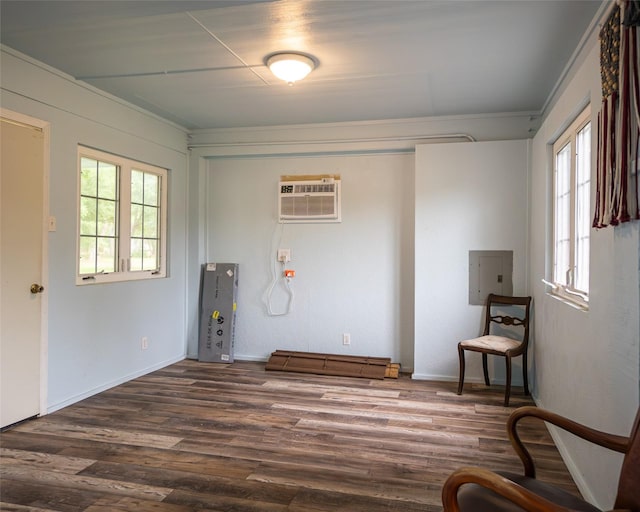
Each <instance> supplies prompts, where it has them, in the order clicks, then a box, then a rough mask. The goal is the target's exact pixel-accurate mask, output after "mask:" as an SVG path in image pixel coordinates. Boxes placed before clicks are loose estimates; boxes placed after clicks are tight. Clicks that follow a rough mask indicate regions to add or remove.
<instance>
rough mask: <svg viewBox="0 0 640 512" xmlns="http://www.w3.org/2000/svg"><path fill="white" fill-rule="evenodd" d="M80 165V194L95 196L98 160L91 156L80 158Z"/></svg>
mask: <svg viewBox="0 0 640 512" xmlns="http://www.w3.org/2000/svg"><path fill="white" fill-rule="evenodd" d="M80 167H81V170H80V194H82V195H83V196H95V195H96V194H97V193H98V162H97V161H96V160H92V159H91V158H81V159H80Z"/></svg>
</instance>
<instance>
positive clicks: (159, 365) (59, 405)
mask: <svg viewBox="0 0 640 512" xmlns="http://www.w3.org/2000/svg"><path fill="white" fill-rule="evenodd" d="M184 358H185V356H184V355H181V356H177V357H174V358H171V359H167V360H165V361H162V362H160V363H157V364H154V365H152V366H148V367H147V368H144V369H142V370H139V371H137V372H134V373H131V374H129V375H125V376H124V377H120V378H119V379H116V380H113V381H111V382H108V383H107V384H103V385H102V386H98V387H97V388H93V389H91V390H89V391H86V392H84V393H80V394H79V395H75V396H73V397H71V398H67V399H66V400H63V401H62V402H58V403H56V404H52V405H49V406H48V407H47V414H51V413H52V412H55V411H59V410H60V409H64V408H65V407H68V406H70V405H72V404H75V403H76V402H79V401H80V400H84V399H85V398H89V397H90V396H93V395H97V394H98V393H101V392H102V391H106V390H107V389H111V388H113V387H115V386H118V385H120V384H124V383H125V382H129V381H130V380H133V379H137V378H138V377H142V376H143V375H146V374H148V373H151V372H154V371H156V370H160V369H161V368H164V367H166V366H169V365H171V364H174V363H177V362H179V361H182V360H184Z"/></svg>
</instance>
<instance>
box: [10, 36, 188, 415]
mask: <svg viewBox="0 0 640 512" xmlns="http://www.w3.org/2000/svg"><path fill="white" fill-rule="evenodd" d="M0 62H1V65H2V70H1V71H2V72H1V76H2V106H3V107H4V108H7V109H9V110H13V111H16V112H20V113H23V114H27V115H30V116H32V117H35V118H39V119H42V120H45V121H48V122H49V123H50V124H51V147H50V159H51V169H50V214H51V215H53V216H55V217H56V219H57V230H56V231H55V232H52V233H49V239H48V240H49V254H48V268H49V282H48V286H47V288H46V293H45V296H44V299H45V300H47V301H48V306H49V327H48V363H49V368H48V373H49V376H48V409H49V410H55V409H58V408H60V407H63V406H65V405H68V404H70V403H73V402H76V401H78V400H80V399H82V398H84V397H86V396H89V395H91V394H94V393H96V392H98V391H100V390H102V389H106V388H108V387H111V386H113V385H115V384H118V383H120V382H124V381H127V380H129V379H130V378H132V377H134V376H137V375H141V374H144V373H148V372H149V371H151V370H152V369H154V368H158V367H162V366H165V365H167V364H169V363H170V362H173V361H176V360H179V359H182V358H183V357H184V354H185V318H186V315H185V291H186V274H185V267H186V264H185V252H186V230H185V224H186V209H187V203H186V190H187V189H186V184H187V179H186V176H187V173H186V164H187V159H186V151H187V149H186V133H185V132H184V131H183V130H180V129H178V128H177V127H175V126H174V125H171V124H169V123H167V122H164V121H162V120H159V119H157V118H155V117H153V116H150V115H149V114H147V113H143V112H141V111H139V110H137V109H134V108H131V107H130V106H128V105H126V104H124V103H123V102H121V101H119V100H115V99H114V98H111V97H109V96H108V95H105V94H104V93H99V92H97V91H96V90H95V89H92V88H90V87H85V86H82V85H80V84H78V83H77V82H75V81H74V80H72V79H71V78H70V77H67V76H66V75H63V74H62V73H58V72H55V71H53V70H50V69H49V68H46V67H44V66H42V65H40V64H39V63H37V62H35V61H32V60H31V59H28V58H24V57H22V56H20V55H17V54H15V53H14V52H12V51H9V50H6V51H5V49H3V51H2V59H1V60H0ZM78 144H84V145H88V146H92V147H95V148H99V149H102V150H104V151H108V152H112V153H116V154H121V155H125V156H127V157H130V158H134V159H138V160H141V161H145V162H150V163H152V164H155V165H158V166H162V167H166V168H168V169H169V180H170V187H171V189H170V191H169V209H170V217H169V226H168V230H169V266H168V270H169V277H168V278H167V279H159V280H153V281H146V282H140V281H131V282H127V283H112V284H103V285H95V286H76V285H75V259H76V229H77V202H78V199H77V175H78V172H77V145H78ZM142 336H147V337H148V338H149V348H148V349H147V350H145V351H144V352H143V351H142V350H141V347H140V338H141V337H142Z"/></svg>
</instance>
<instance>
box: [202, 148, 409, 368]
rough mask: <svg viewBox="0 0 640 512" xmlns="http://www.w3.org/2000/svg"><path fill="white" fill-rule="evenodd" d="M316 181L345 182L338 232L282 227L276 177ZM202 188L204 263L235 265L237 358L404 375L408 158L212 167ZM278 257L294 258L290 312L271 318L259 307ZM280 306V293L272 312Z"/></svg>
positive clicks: (233, 162)
mask: <svg viewBox="0 0 640 512" xmlns="http://www.w3.org/2000/svg"><path fill="white" fill-rule="evenodd" d="M321 173H331V174H339V175H341V177H342V222H341V223H333V224H332V223H323V224H279V223H278V222H277V191H278V181H279V177H280V175H283V174H321ZM204 181H205V183H206V184H205V188H206V194H205V195H206V206H205V211H206V227H205V239H206V243H205V247H206V249H205V250H206V257H205V259H206V260H207V261H211V262H213V261H219V262H222V261H228V262H237V263H239V264H240V278H239V297H238V319H237V331H236V344H235V354H236V358H241V359H261V360H263V359H266V358H267V357H268V356H269V354H270V353H271V352H272V351H274V350H276V349H290V350H302V351H311V352H328V353H334V354H336V353H337V354H356V355H370V356H380V357H391V358H393V360H394V361H400V362H402V364H404V365H408V366H411V364H412V361H411V359H410V358H411V356H412V355H413V354H412V347H411V344H412V339H413V335H412V327H413V319H412V315H413V310H412V306H411V299H412V286H413V281H412V258H413V254H412V251H411V247H412V243H411V238H412V234H413V228H412V215H413V211H412V183H413V155H412V154H396V155H360V156H357V155H348V156H347V155H343V156H321V157H320V156H316V157H310V158H303V157H271V158H259V159H251V158H247V159H212V160H211V161H210V162H209V169H208V173H207V175H206V178H205V180H204ZM278 247H281V248H288V249H291V254H292V261H291V262H290V263H288V264H287V268H291V269H294V270H295V271H296V277H295V278H294V279H293V282H292V287H293V289H294V291H295V302H294V309H293V311H292V313H291V314H288V315H285V316H279V317H272V316H269V315H268V314H267V312H266V307H265V303H264V300H263V299H264V295H265V291H266V290H267V289H268V287H269V285H270V282H271V279H272V267H273V261H274V260H275V257H276V249H277V248H278ZM278 269H279V267H278ZM407 287H408V288H409V289H406V288H407ZM286 297H287V296H286V294H285V293H284V289H283V287H281V286H277V287H276V288H275V290H274V293H273V308H274V310H276V311H284V310H285V309H286V301H285V299H286ZM343 333H350V334H351V345H350V346H344V345H343V344H342V334H343ZM194 352H195V347H190V353H194Z"/></svg>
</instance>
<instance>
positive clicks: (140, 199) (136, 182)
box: [131, 170, 144, 204]
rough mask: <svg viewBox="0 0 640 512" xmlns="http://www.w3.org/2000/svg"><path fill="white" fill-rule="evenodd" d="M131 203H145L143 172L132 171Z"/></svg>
mask: <svg viewBox="0 0 640 512" xmlns="http://www.w3.org/2000/svg"><path fill="white" fill-rule="evenodd" d="M131 202H132V203H138V204H143V203H144V173H143V172H142V171H134V170H132V171H131Z"/></svg>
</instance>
